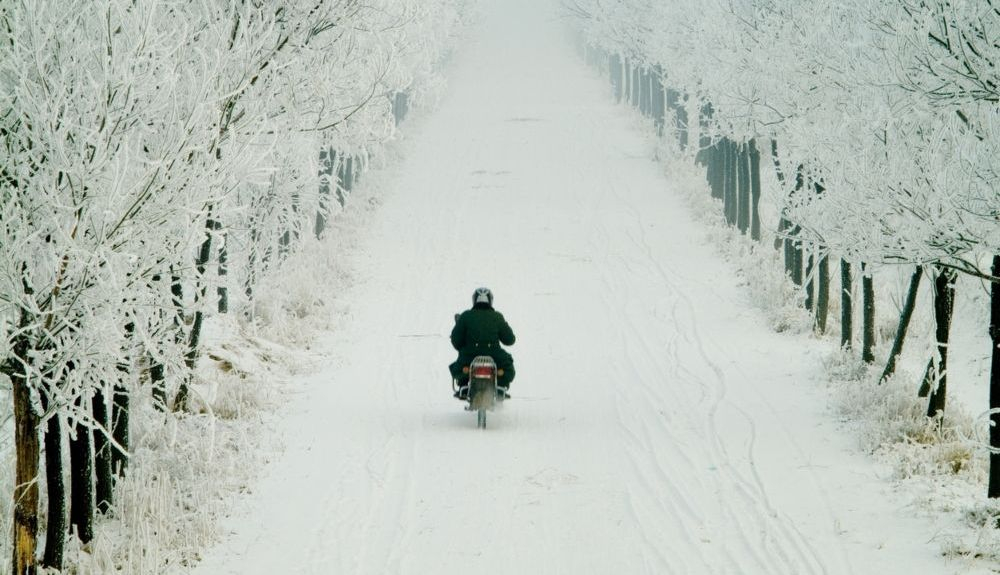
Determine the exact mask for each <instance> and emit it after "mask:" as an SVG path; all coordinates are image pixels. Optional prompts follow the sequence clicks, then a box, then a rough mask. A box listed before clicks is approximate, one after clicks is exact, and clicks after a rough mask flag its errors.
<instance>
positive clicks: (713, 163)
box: [707, 140, 726, 200]
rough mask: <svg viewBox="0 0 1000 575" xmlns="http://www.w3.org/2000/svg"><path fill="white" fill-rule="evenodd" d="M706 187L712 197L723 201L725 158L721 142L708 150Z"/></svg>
mask: <svg viewBox="0 0 1000 575" xmlns="http://www.w3.org/2000/svg"><path fill="white" fill-rule="evenodd" d="M707 149H708V185H709V190H710V191H711V192H712V197H713V198H716V199H719V200H724V199H725V197H726V178H725V174H726V156H725V154H723V153H722V141H721V140H720V141H718V142H715V143H714V144H712V145H711V146H709V147H708V148H707Z"/></svg>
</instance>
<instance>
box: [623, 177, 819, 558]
mask: <svg viewBox="0 0 1000 575" xmlns="http://www.w3.org/2000/svg"><path fill="white" fill-rule="evenodd" d="M613 191H614V192H615V195H616V196H617V198H618V200H619V202H620V203H621V205H623V206H625V207H626V209H628V210H629V211H630V212H632V218H633V221H634V222H635V225H634V226H632V229H638V230H639V235H638V237H636V235H635V234H634V233H631V232H629V233H627V234H626V235H628V237H629V239H630V240H631V242H632V243H633V245H634V247H635V248H636V250H637V251H638V253H642V254H644V255H645V260H646V262H647V264H648V265H649V269H650V270H655V271H656V272H657V274H658V275H659V277H660V280H661V281H662V282H663V284H664V285H666V287H668V288H669V289H670V291H671V292H672V293H673V294H674V295H675V296H676V297H677V298H678V302H679V303H681V304H683V310H684V311H685V312H686V313H685V314H684V315H685V316H686V317H688V318H690V319H689V321H688V322H686V325H685V329H684V332H685V333H689V334H690V335H691V336H692V338H691V342H692V343H693V344H694V350H695V351H696V352H697V354H698V356H699V357H700V358H701V359H702V361H703V362H704V364H705V365H706V366H707V367H709V368H710V369H711V371H712V373H713V375H714V377H713V384H712V396H711V398H710V399H709V406H708V410H707V418H706V421H707V423H708V427H709V429H708V431H709V436H710V439H711V447H712V450H711V455H712V457H713V461H714V462H715V463H716V465H717V468H718V469H719V470H720V471H725V475H726V477H727V479H729V480H730V481H731V482H732V484H733V486H734V487H735V488H736V490H737V492H738V493H740V494H741V495H742V497H743V501H742V502H741V503H742V504H743V505H742V507H743V509H742V511H748V512H750V513H752V514H753V516H755V517H756V518H757V520H758V521H759V525H760V526H762V527H764V528H765V529H764V530H763V531H762V532H761V537H760V540H759V541H758V543H757V544H756V545H752V544H751V541H750V539H749V538H748V537H746V536H745V535H744V542H745V543H746V544H748V551H751V552H752V554H753V556H754V557H755V558H757V560H758V561H760V562H761V567H762V568H766V569H769V571H768V572H785V573H803V572H808V573H828V567H827V565H826V563H825V562H824V561H823V558H822V556H821V554H820V553H819V552H818V550H816V549H815V548H814V547H813V546H812V545H811V544H810V543H809V541H808V540H807V539H806V538H805V536H804V535H803V534H802V533H801V532H800V531H799V530H798V528H797V527H796V526H795V525H794V523H793V522H792V521H791V519H790V518H788V517H782V516H781V515H780V514H779V512H778V511H777V510H776V509H775V507H774V506H773V504H772V503H771V501H770V498H769V496H768V494H767V489H766V486H765V485H764V482H763V480H762V479H761V477H760V475H759V473H758V470H757V467H756V463H755V458H754V451H755V446H756V424H755V423H754V419H753V418H752V417H751V416H750V414H749V413H747V412H746V411H745V410H744V409H743V408H742V407H740V406H739V405H737V404H735V403H733V402H728V401H726V395H727V391H728V390H727V388H728V385H727V383H726V376H725V373H724V371H723V370H722V369H721V368H720V367H719V366H718V364H716V363H715V361H713V360H712V358H711V357H710V356H709V354H708V353H707V352H706V350H705V345H704V340H703V339H702V337H701V334H700V330H699V327H698V322H697V321H696V320H695V317H696V313H695V309H694V305H693V303H692V302H691V300H690V298H689V297H688V296H687V294H686V293H685V291H684V290H683V289H680V288H679V286H678V285H677V283H676V282H675V280H674V279H673V278H672V277H671V275H670V274H668V273H667V272H666V270H665V269H664V268H663V264H662V263H661V262H660V261H659V260H658V259H657V258H656V257H655V256H654V255H653V253H652V249H651V247H650V245H649V243H648V241H647V239H646V236H645V227H644V226H643V223H642V218H641V216H640V215H639V213H638V211H637V210H636V208H635V206H634V205H633V204H631V203H630V202H627V201H626V200H625V198H623V197H622V196H621V194H620V193H618V192H617V190H614V189H613ZM675 309H676V308H675ZM674 317H675V321H676V320H679V319H682V318H680V317H678V315H677V314H676V313H675V316H674ZM723 403H725V404H726V406H727V407H729V408H732V409H734V410H735V411H736V412H737V413H738V414H739V415H740V416H741V417H742V418H743V419H744V420H745V422H746V424H747V426H748V429H749V438H748V442H747V448H746V457H747V462H748V464H749V469H750V477H749V478H747V477H745V476H744V474H743V473H741V472H740V471H739V470H738V469H737V468H736V467H735V466H734V465H732V458H731V456H730V455H729V453H728V449H727V448H726V445H725V443H724V442H723V440H722V436H721V434H720V433H719V430H718V417H719V409H720V407H721V406H722V405H723ZM790 439H791V438H790ZM791 442H792V443H793V444H794V439H791ZM796 447H797V446H796ZM723 487H724V486H723ZM722 492H725V490H724V489H723V490H720V493H722ZM745 516H746V515H745V514H744V513H739V512H735V511H733V512H731V513H730V519H732V520H735V521H736V522H737V523H738V524H741V525H744V526H745V527H744V528H742V529H740V532H741V534H743V533H744V532H745V530H746V529H747V528H752V527H753V525H752V524H751V525H747V524H746V523H745V522H744V521H741V519H742V518H744V517H745ZM771 556H777V558H779V559H780V560H781V564H780V565H779V564H775V563H773V562H771V561H768V560H767V559H765V557H771Z"/></svg>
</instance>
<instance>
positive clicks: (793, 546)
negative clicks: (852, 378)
mask: <svg viewBox="0 0 1000 575" xmlns="http://www.w3.org/2000/svg"><path fill="white" fill-rule="evenodd" d="M484 5H485V8H484V14H483V16H482V18H481V21H480V24H479V25H478V26H477V27H476V28H475V29H474V30H472V31H471V32H470V35H469V38H468V40H467V41H466V42H465V44H464V46H463V47H462V48H461V49H460V50H459V51H458V52H457V54H456V56H455V61H454V62H453V64H452V67H451V70H450V72H449V78H450V80H449V89H448V92H447V96H446V97H445V98H444V100H443V101H442V102H441V104H440V106H439V108H438V109H437V110H436V111H435V112H434V113H433V115H432V116H430V117H428V118H425V119H424V120H423V121H422V122H418V123H417V125H416V126H413V128H414V130H413V131H412V132H411V133H410V134H409V135H408V141H406V142H405V143H404V144H403V145H402V148H403V156H404V160H403V162H402V163H401V165H398V166H396V167H394V168H392V169H391V170H390V173H389V174H388V175H387V176H386V177H385V178H383V180H385V181H386V182H387V183H385V184H384V186H383V187H384V189H383V190H380V193H381V194H382V195H381V198H380V201H381V202H382V206H381V207H380V208H379V209H378V210H377V211H376V212H375V214H374V215H373V216H372V218H371V221H370V226H369V227H368V228H367V229H365V230H364V231H363V232H361V236H360V237H359V238H358V241H357V245H356V246H355V249H354V250H353V251H352V252H351V253H350V254H348V257H350V258H351V267H352V269H353V270H354V273H355V274H356V278H355V282H354V285H353V286H352V287H351V288H350V289H349V292H348V293H345V294H343V295H342V296H340V297H339V299H340V301H341V302H344V303H346V305H347V307H346V309H347V313H346V314H344V315H343V317H342V318H340V320H339V322H338V325H337V326H336V329H335V330H334V331H333V332H332V333H330V334H329V335H327V336H325V337H324V338H322V339H321V340H320V341H319V342H318V343H317V346H316V347H317V348H322V349H324V350H326V353H327V354H328V357H329V360H328V362H327V364H326V365H325V366H324V367H323V368H321V369H319V370H318V371H317V372H316V373H315V374H313V375H311V376H308V377H304V378H302V379H301V380H299V381H298V383H297V389H298V393H297V394H295V395H294V399H293V400H292V403H291V404H290V405H288V406H287V408H286V409H285V414H286V420H285V422H284V423H283V426H282V429H281V432H282V434H283V438H282V439H283V440H284V442H285V443H286V445H287V450H286V452H285V453H284V454H283V455H281V456H280V458H278V459H277V460H276V461H273V462H272V463H271V464H270V465H269V467H268V468H267V469H265V470H264V471H263V472H262V474H263V478H262V479H261V481H260V483H259V485H258V486H257V487H256V489H255V490H254V492H253V494H252V495H249V496H248V497H247V498H246V499H245V500H244V501H243V502H242V503H241V504H240V506H239V508H238V509H235V510H234V511H233V515H232V517H231V518H230V519H229V520H228V529H229V530H230V531H231V534H230V535H229V536H228V538H227V539H226V540H225V541H224V542H223V543H222V544H220V545H219V546H218V547H216V548H215V549H213V550H211V551H210V552H209V553H208V554H207V556H206V557H205V559H204V561H203V562H202V563H201V564H200V565H199V566H198V567H197V568H196V569H195V570H194V573H197V574H198V575H216V574H226V573H233V574H241V575H250V574H257V573H260V574H263V573H293V574H330V573H336V574H347V573H364V574H382V573H412V574H426V573H434V574H447V573H463V574H465V573H490V574H515V573H517V574H520V573H546V574H548V573H551V574H562V573H566V574H569V573H573V574H580V573H595V574H605V573H623V574H626V573H627V574H639V573H650V574H666V573H676V574H688V573H734V574H735V573H754V574H756V573H761V574H773V573H788V574H799V573H830V574H841V573H843V574H853V573H873V574H874V573H878V574H896V573H900V574H903V573H905V574H911V573H979V572H983V573H986V572H990V569H988V567H986V566H983V565H976V564H969V563H966V562H963V561H957V560H954V559H946V558H943V557H942V556H941V555H940V552H939V546H938V545H936V544H934V543H933V542H932V540H933V539H934V537H935V526H934V525H933V524H932V523H931V522H930V521H929V520H924V519H917V518H914V513H913V512H912V510H911V509H908V508H907V507H906V503H905V501H904V500H903V499H901V498H900V497H899V496H897V495H895V494H894V493H893V492H892V491H891V489H890V487H889V484H888V483H887V482H885V481H884V477H885V476H886V475H887V474H888V473H889V471H888V470H887V469H886V468H884V467H882V466H879V465H878V464H876V463H874V462H873V461H872V460H871V459H869V458H868V457H866V456H864V455H862V454H859V453H857V449H856V447H855V440H854V439H852V438H851V437H850V436H848V435H846V434H844V433H843V431H842V429H841V428H840V427H839V426H838V424H837V422H836V421H835V420H834V418H833V416H832V415H831V414H830V411H829V409H828V408H827V403H828V397H827V393H826V391H825V390H824V389H825V388H824V386H823V385H822V383H821V382H822V380H823V378H824V376H823V375H822V373H821V369H822V358H823V355H824V354H825V353H826V349H827V346H826V344H825V343H824V342H822V341H818V340H815V339H810V338H805V337H801V336H791V335H781V334H776V333H774V332H773V331H772V330H771V329H769V328H768V327H767V322H766V321H765V319H764V318H763V317H762V315H761V314H760V312H758V311H756V310H755V308H754V307H753V306H752V305H751V304H750V303H749V295H748V293H747V291H746V289H745V288H743V287H741V286H740V285H739V281H738V280H737V278H736V277H735V273H734V270H733V268H732V267H731V266H730V265H728V264H726V263H724V262H723V261H721V259H720V258H719V257H718V255H717V253H716V250H715V249H714V248H713V247H712V246H710V245H706V237H705V232H704V229H703V228H702V227H701V224H699V223H696V222H694V221H692V217H691V215H690V211H689V208H688V206H687V205H686V204H685V202H684V200H683V194H682V193H680V192H679V191H678V190H676V189H674V188H673V187H672V183H671V182H672V180H671V179H670V176H669V174H666V175H665V174H663V170H662V169H661V167H660V165H658V164H657V163H655V162H654V161H653V160H651V159H650V155H651V148H652V144H651V142H650V141H649V140H648V139H647V137H646V136H645V135H643V134H642V133H640V132H638V131H636V130H635V129H634V127H633V126H632V122H631V121H630V112H629V111H628V110H626V109H624V108H621V107H617V106H615V105H614V104H612V103H611V101H610V98H609V96H608V89H607V87H606V84H605V82H603V81H602V79H601V78H597V77H596V76H595V75H594V73H593V72H592V71H590V70H588V69H587V68H586V67H585V65H584V64H583V63H582V62H581V61H580V59H579V58H578V57H577V55H576V54H575V53H574V52H573V48H572V46H571V44H570V43H569V42H567V41H566V39H565V37H564V35H563V34H562V23H561V22H560V20H559V18H558V15H557V13H556V12H555V11H554V10H553V9H551V8H548V7H545V3H542V2H538V1H537V0H504V1H502V2H501V1H500V0H493V1H492V2H486V3H484ZM479 285H487V286H489V287H491V288H492V289H493V290H494V292H495V294H496V306H497V308H498V309H499V310H500V311H502V312H503V313H504V314H505V315H506V317H507V319H508V320H509V321H510V323H511V325H512V326H513V328H514V330H515V332H516V333H517V335H518V342H517V344H516V345H515V346H514V347H513V348H512V350H511V351H512V352H513V354H514V357H515V360H516V364H517V368H518V377H517V379H516V380H515V381H514V384H513V385H512V389H511V392H512V395H513V397H514V399H513V400H512V401H510V402H509V403H508V404H507V405H506V406H505V407H504V408H503V409H502V411H499V412H496V413H494V414H492V415H491V418H490V420H489V428H488V429H487V430H485V431H479V430H477V429H476V424H475V417H474V416H473V415H471V414H469V413H466V412H464V411H463V410H462V404H461V403H459V402H457V401H455V400H454V399H452V398H451V389H450V387H449V378H448V374H447V371H446V366H447V364H448V363H449V362H450V361H452V359H453V353H452V350H451V347H450V345H449V343H448V340H447V334H448V332H449V330H450V328H451V325H452V315H453V314H454V313H455V312H458V311H461V309H464V308H465V307H468V304H469V297H470V295H471V293H472V290H473V289H474V288H475V287H477V286H479ZM317 289H322V288H321V287H318V288H317Z"/></svg>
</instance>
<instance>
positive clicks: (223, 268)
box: [215, 220, 229, 314]
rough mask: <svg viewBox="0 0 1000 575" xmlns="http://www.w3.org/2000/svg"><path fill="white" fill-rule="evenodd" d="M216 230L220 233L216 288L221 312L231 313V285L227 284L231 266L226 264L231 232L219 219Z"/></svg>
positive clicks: (216, 222)
mask: <svg viewBox="0 0 1000 575" xmlns="http://www.w3.org/2000/svg"><path fill="white" fill-rule="evenodd" d="M215 231H216V232H217V233H218V234H219V268H218V275H219V285H218V287H217V288H216V294H217V295H218V296H219V306H218V310H219V313H220V314H225V313H229V287H228V286H227V285H226V276H228V275H229V267H228V266H227V265H226V264H227V263H228V262H229V250H228V249H227V248H228V244H229V242H228V239H229V234H228V233H227V232H225V231H223V226H222V222H221V221H219V220H216V221H215Z"/></svg>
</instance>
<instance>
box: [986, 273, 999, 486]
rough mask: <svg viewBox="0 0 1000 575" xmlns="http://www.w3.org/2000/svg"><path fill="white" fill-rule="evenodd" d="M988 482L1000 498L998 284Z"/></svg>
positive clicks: (994, 290)
mask: <svg viewBox="0 0 1000 575" xmlns="http://www.w3.org/2000/svg"><path fill="white" fill-rule="evenodd" d="M993 277H994V278H1000V255H995V256H993ZM990 340H991V342H992V344H993V352H992V354H991V355H992V357H993V361H992V363H991V364H990V411H991V413H990V424H991V426H990V448H991V451H990V481H989V489H988V495H989V497H991V498H996V497H1000V282H998V281H997V280H996V279H994V280H993V283H992V285H990Z"/></svg>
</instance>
